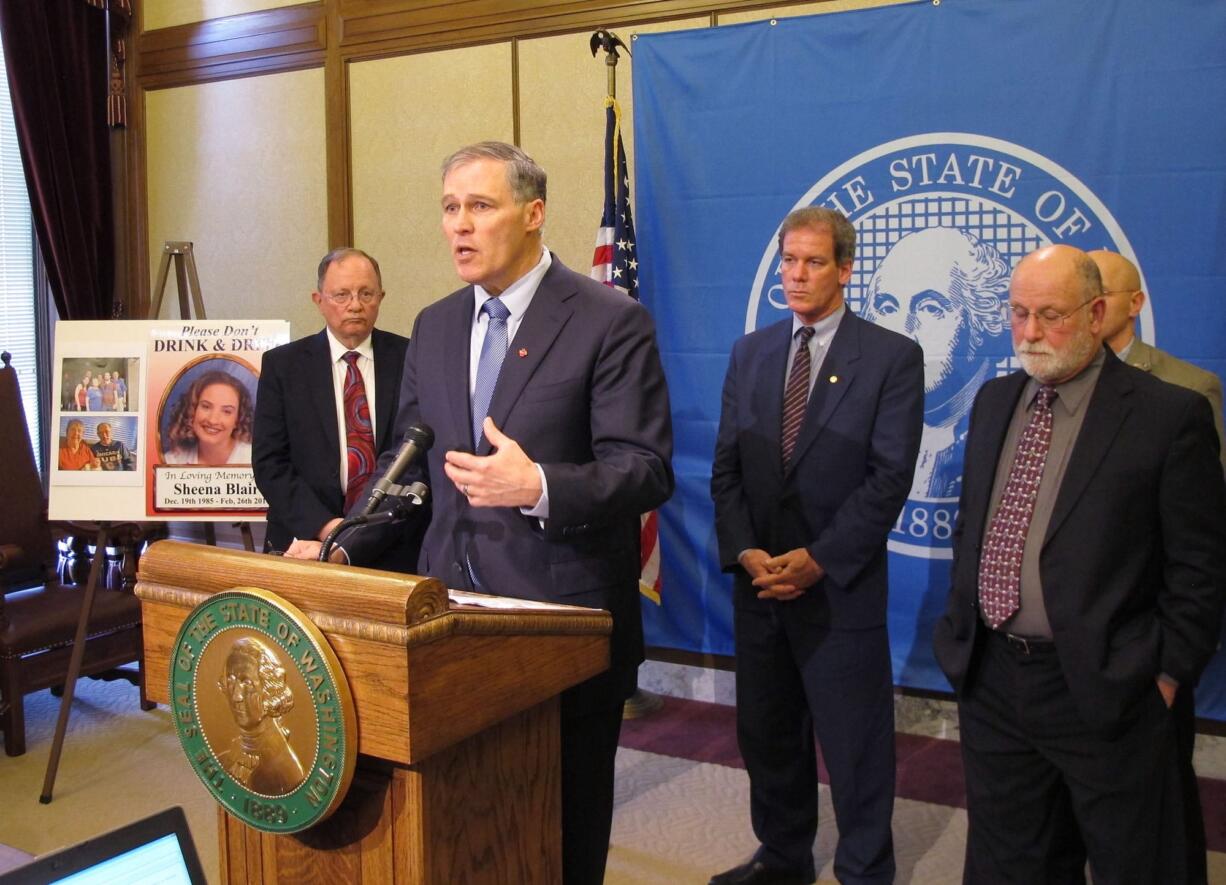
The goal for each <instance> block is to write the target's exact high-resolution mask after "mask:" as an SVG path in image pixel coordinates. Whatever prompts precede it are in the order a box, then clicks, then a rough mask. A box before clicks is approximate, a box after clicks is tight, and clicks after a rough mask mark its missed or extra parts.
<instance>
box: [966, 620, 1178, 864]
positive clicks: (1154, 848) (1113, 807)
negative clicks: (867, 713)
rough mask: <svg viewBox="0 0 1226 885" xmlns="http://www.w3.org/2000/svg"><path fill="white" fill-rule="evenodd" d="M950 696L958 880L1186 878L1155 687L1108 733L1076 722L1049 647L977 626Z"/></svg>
mask: <svg viewBox="0 0 1226 885" xmlns="http://www.w3.org/2000/svg"><path fill="white" fill-rule="evenodd" d="M984 632H986V633H988V636H987V637H986V638H984V639H983V640H981V641H982V645H983V647H982V648H981V649H980V650H979V652H980V653H979V657H978V663H977V664H976V665H975V671H974V673H973V674H972V676H973V678H972V680H971V682H970V683H969V688H968V690H967V691H966V693H965V694H964V696H963V697H962V698H961V700H960V701H959V704H958V714H959V722H960V727H961V740H962V759H963V764H964V766H965V769H966V799H967V845H966V867H965V871H964V875H963V881H964V882H966V883H1005V882H1016V883H1019V885H1022V883H1026V885H1029V883H1035V882H1043V883H1049V885H1059V883H1073V882H1076V883H1083V882H1084V881H1085V859H1086V858H1087V857H1088V858H1089V862H1090V871H1091V874H1092V876H1093V879H1094V882H1095V885H1110V883H1129V885H1133V883H1146V882H1150V883H1164V885H1165V883H1171V885H1173V883H1180V882H1186V881H1188V876H1187V869H1186V867H1187V863H1186V861H1187V855H1186V839H1185V825H1184V815H1183V803H1182V790H1181V786H1180V779H1179V771H1178V765H1179V763H1178V758H1177V749H1176V740H1175V728H1174V717H1173V716H1172V714H1171V712H1170V711H1169V710H1168V709H1167V708H1166V704H1165V703H1164V702H1163V700H1162V695H1161V694H1160V693H1159V691H1158V688H1157V686H1156V685H1155V686H1154V688H1153V690H1152V691H1150V692H1146V693H1145V694H1144V696H1143V697H1142V698H1141V699H1140V700H1139V701H1138V702H1137V704H1136V705H1135V707H1134V709H1133V710H1131V711H1129V715H1128V718H1127V721H1125V722H1122V723H1120V728H1118V729H1117V730H1114V731H1113V733H1112V734H1111V735H1104V734H1102V733H1099V732H1096V731H1095V730H1094V729H1091V728H1090V727H1089V726H1087V725H1086V724H1085V722H1084V721H1083V720H1082V718H1081V715H1080V714H1079V712H1078V710H1077V705H1076V703H1075V702H1074V700H1073V697H1072V695H1071V694H1070V692H1069V690H1068V685H1067V683H1066V682H1065V679H1064V673H1063V671H1062V670H1061V669H1060V658H1059V654H1058V652H1057V651H1056V648H1055V646H1054V645H1048V646H1046V647H1045V649H1044V650H1041V651H1038V652H1032V653H1030V654H1026V653H1024V652H1022V651H1020V650H1018V649H1015V648H1014V647H1012V646H1011V645H1009V644H1008V643H1007V642H1006V640H1005V639H1004V638H1003V637H1001V636H1000V635H999V634H996V633H992V632H990V631H984Z"/></svg>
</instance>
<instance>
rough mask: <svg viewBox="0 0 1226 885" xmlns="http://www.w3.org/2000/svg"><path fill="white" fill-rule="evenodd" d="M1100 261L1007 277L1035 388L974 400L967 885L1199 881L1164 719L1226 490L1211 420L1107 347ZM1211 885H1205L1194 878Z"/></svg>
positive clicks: (1214, 591) (965, 624)
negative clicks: (1193, 868)
mask: <svg viewBox="0 0 1226 885" xmlns="http://www.w3.org/2000/svg"><path fill="white" fill-rule="evenodd" d="M1104 313H1105V305H1104V301H1103V289H1102V282H1101V279H1100V276H1099V272H1098V269H1097V267H1095V265H1094V262H1093V261H1092V260H1091V259H1090V258H1089V257H1088V256H1087V255H1086V254H1085V253H1083V252H1081V251H1079V250H1077V249H1074V248H1072V247H1070V246H1065V245H1056V246H1048V247H1046V248H1043V249H1040V250H1038V251H1037V252H1034V253H1032V254H1030V255H1028V256H1026V257H1025V258H1023V259H1022V261H1021V262H1019V263H1018V265H1017V267H1016V268H1015V269H1014V272H1013V277H1012V280H1011V283H1010V293H1009V314H1008V317H1009V321H1010V323H1011V325H1012V329H1013V347H1014V351H1015V353H1016V355H1017V358H1018V360H1019V361H1020V362H1021V364H1022V371H1020V372H1015V373H1013V374H1012V375H1009V376H1007V377H1004V378H998V379H995V380H992V381H989V382H987V383H986V384H985V385H984V386H983V388H982V389H981V391H980V393H979V395H978V397H977V398H976V401H975V406H974V409H973V411H972V414H971V425H970V434H969V437H968V439H967V445H966V466H965V470H964V472H963V484H962V498H961V502H960V504H959V515H958V522H957V525H956V528H955V535H954V562H953V567H952V576H951V581H952V589H951V591H950V596H949V604H948V606H947V609H946V612H945V615H944V617H943V618H942V619H941V620H940V621H939V622H938V624H937V627H936V634H935V637H934V644H935V650H936V655H937V659H938V661H939V662H940V664H941V667H942V669H943V670H944V671H945V674H946V676H947V677H948V678H949V681H950V683H951V684H952V685H953V687H954V688H955V690H956V691H957V693H958V711H959V723H960V731H961V742H962V755H963V762H964V766H965V769H966V790H967V826H968V832H967V851H966V868H965V874H964V879H965V881H966V882H1019V883H1021V882H1026V883H1029V882H1045V883H1072V882H1077V883H1081V882H1083V881H1084V879H1085V874H1084V868H1085V860H1086V858H1087V856H1088V859H1089V864H1090V871H1091V874H1092V875H1093V878H1094V881H1095V882H1114V883H1121V882H1127V883H1180V882H1189V881H1195V880H1196V878H1197V877H1196V875H1195V873H1193V872H1191V871H1190V870H1189V869H1188V865H1187V853H1186V849H1185V843H1186V841H1187V835H1188V831H1187V823H1186V821H1185V819H1184V815H1183V801H1182V796H1181V792H1180V791H1181V782H1180V777H1179V759H1178V750H1177V742H1176V731H1175V723H1174V718H1173V716H1172V714H1171V711H1170V707H1171V705H1172V703H1173V702H1174V701H1175V698H1176V696H1177V694H1178V693H1180V692H1184V691H1189V690H1191V688H1192V687H1193V686H1194V685H1195V683H1196V680H1197V678H1198V677H1199V676H1200V673H1201V671H1202V670H1203V669H1204V667H1205V664H1206V663H1207V662H1208V660H1209V658H1210V656H1211V655H1212V654H1213V652H1214V649H1215V647H1216V643H1217V638H1218V626H1219V624H1220V623H1221V616H1222V607H1223V600H1224V599H1226V481H1224V480H1223V477H1222V469H1221V464H1220V463H1219V461H1218V442H1217V433H1216V431H1215V429H1214V423H1213V414H1212V411H1211V409H1210V407H1209V403H1208V401H1207V400H1206V399H1205V398H1204V397H1203V396H1201V395H1200V394H1198V393H1195V392H1192V391H1189V390H1185V389H1183V388H1179V387H1175V386H1174V385H1170V384H1166V383H1164V382H1162V381H1159V380H1158V379H1156V378H1154V377H1152V376H1151V375H1148V374H1146V373H1145V372H1142V371H1139V370H1137V369H1134V368H1132V367H1130V366H1126V365H1125V364H1124V363H1122V362H1121V361H1120V360H1119V359H1117V358H1116V356H1115V355H1114V353H1113V352H1112V351H1111V349H1110V348H1109V347H1104V346H1103V340H1102V337H1103V336H1102V330H1103V318H1104ZM1202 881H1203V880H1202Z"/></svg>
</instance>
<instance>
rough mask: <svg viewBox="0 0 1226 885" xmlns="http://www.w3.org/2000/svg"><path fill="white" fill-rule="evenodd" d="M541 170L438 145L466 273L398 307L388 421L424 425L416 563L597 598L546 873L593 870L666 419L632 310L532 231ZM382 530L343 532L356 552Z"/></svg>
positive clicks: (636, 641)
mask: <svg viewBox="0 0 1226 885" xmlns="http://www.w3.org/2000/svg"><path fill="white" fill-rule="evenodd" d="M545 182H546V179H545V172H544V170H542V169H541V168H540V166H538V165H537V164H536V162H535V161H533V160H532V159H531V158H530V157H528V156H527V155H526V154H524V153H523V151H521V150H520V149H519V148H517V147H514V146H512V145H509V144H504V143H501V142H482V143H480V144H475V145H470V146H468V147H465V148H462V149H460V150H459V151H457V152H456V153H454V154H453V155H452V156H451V157H449V158H448V159H447V160H446V161H445V162H444V164H443V198H442V212H443V233H444V234H445V236H446V237H447V242H448V245H449V246H450V251H451V258H452V261H453V263H454V265H455V268H456V272H457V274H458V275H459V276H460V278H461V279H462V280H464V282H465V283H467V284H468V285H466V286H464V287H463V288H462V289H460V290H458V291H456V292H453V293H452V294H451V295H448V296H447V297H446V298H443V299H442V300H441V301H438V302H436V303H434V304H432V305H431V306H430V307H427V308H426V309H425V310H423V311H422V312H421V314H420V315H419V316H418V318H417V321H416V323H415V324H414V327H413V334H412V339H411V342H410V344H409V351H408V355H407V357H406V359H405V364H404V378H403V381H402V383H401V387H400V414H399V416H398V418H397V428H396V433H395V436H397V437H400V436H402V435H403V434H404V433H405V432H406V431H407V430H408V428H410V427H411V426H412V425H414V424H421V423H424V424H426V425H428V426H429V427H430V428H431V429H432V430H433V432H434V437H435V441H434V445H433V448H432V449H431V450H430V453H429V457H428V461H427V464H426V470H425V475H424V478H425V479H426V480H427V481H428V483H429V485H430V489H431V494H432V501H433V507H434V511H433V516H432V519H431V522H430V526H429V528H428V529H427V531H426V536H425V539H424V541H423V544H422V551H421V559H420V562H419V571H420V572H421V574H424V575H430V576H433V577H436V578H439V579H441V580H443V581H444V582H445V583H446V584H447V585H448V586H449V587H457V588H476V589H479V590H481V591H482V592H486V593H493V594H497V595H500V596H514V597H519V598H523V599H534V600H545V601H550V602H559V603H566V604H571V605H584V606H591V607H594V608H602V609H607V610H608V611H609V612H611V613H612V615H613V634H612V638H611V659H612V661H611V666H610V669H609V670H608V671H606V672H605V673H603V674H601V675H599V676H597V677H594V678H593V679H590V680H588V681H586V682H583V683H581V684H580V685H578V686H575V687H574V688H572V689H569V690H568V691H566V692H564V693H563V695H562V702H561V742H562V866H563V881H564V882H565V883H567V885H599V883H600V882H601V881H603V878H604V869H605V861H606V857H607V853H608V844H609V831H610V826H611V822H612V815H613V763H614V757H615V755H616V752H617V739H618V734H619V732H620V729H621V713H622V705H623V702H624V701H625V699H626V698H627V697H629V696H630V694H632V693H633V691H634V688H635V681H636V675H637V671H638V665H639V663H640V662H641V661H642V660H643V630H642V620H641V615H640V612H639V594H638V575H639V517H640V514H642V513H645V512H647V511H649V510H652V509H654V508H656V507H658V506H659V505H660V504H662V503H664V501H665V500H667V499H668V497H669V495H671V494H672V490H673V471H672V466H671V459H672V420H671V417H670V413H669V403H668V390H667V387H666V385H665V380H664V372H663V369H662V367H661V365H660V357H659V352H658V350H657V348H656V341H655V331H654V327H653V324H652V321H651V318H650V316H649V315H648V314H647V312H646V311H645V310H644V309H643V308H642V306H641V305H639V304H638V303H637V302H635V301H634V300H632V299H631V298H628V297H627V296H626V295H624V294H622V293H620V292H618V291H617V290H615V289H611V288H609V287H607V286H604V285H601V284H600V283H597V282H595V281H594V280H591V279H589V278H588V277H585V276H582V275H581V274H577V273H575V272H573V271H571V270H568V269H567V268H565V267H564V266H563V265H562V262H560V261H559V260H558V259H557V257H556V256H554V255H552V254H551V253H550V252H549V251H548V250H546V249H545V248H544V247H543V245H542V241H541V227H542V225H543V224H544V222H545ZM487 302H488V303H490V304H489V306H488V307H487ZM495 302H496V303H495ZM499 305H501V306H502V307H505V308H506V310H507V311H509V316H508V317H506V319H505V322H506V333H505V334H506V338H505V339H504V340H508V341H509V346H508V347H507V348H506V355H505V358H503V360H502V362H501V369H500V371H498V373H497V383H496V385H495V386H494V387H493V392H492V397H491V398H490V400H489V405H488V409H486V410H485V414H486V417H484V419H483V420H482V416H481V415H474V414H473V412H474V408H475V407H474V391H476V390H477V389H478V374H479V373H478V367H479V366H480V365H481V364H482V361H481V353H482V350H483V348H485V349H488V346H487V345H486V343H485V342H486V337H487V333H489V334H490V336H491V337H493V334H492V330H491V326H492V325H494V323H495V321H496V316H495V315H496V314H499V313H500V312H501V311H500V309H499V307H498V306H499ZM474 424H475V425H476V426H477V427H479V428H480V438H479V439H476V440H474V435H475V432H474ZM392 457H394V456H389V455H385V456H384V457H383V458H381V459H380V463H379V470H378V471H377V472H378V473H381V472H382V471H383V470H384V469H386V467H387V466H388V465H389V464H390V462H391V460H392ZM419 478H420V477H419ZM382 541H383V539H382V538H381V537H380V533H379V532H378V531H377V530H376V531H368V532H364V533H360V532H355V533H354V537H353V538H352V539H350V538H346V539H344V542H343V543H344V547H345V550H346V552H347V553H348V555H349V557H350V560H351V561H352V562H355V563H361V562H363V561H365V559H366V557H368V556H370V555H371V553H372V552H373V551H374V550H375V549H377V546H378V544H380V543H382Z"/></svg>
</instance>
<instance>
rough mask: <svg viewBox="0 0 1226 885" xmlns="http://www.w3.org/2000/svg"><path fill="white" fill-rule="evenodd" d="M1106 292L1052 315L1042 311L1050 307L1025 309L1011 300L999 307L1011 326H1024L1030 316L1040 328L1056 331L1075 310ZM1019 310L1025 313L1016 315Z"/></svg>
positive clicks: (1048, 309) (1061, 327)
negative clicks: (1068, 309) (1049, 315)
mask: <svg viewBox="0 0 1226 885" xmlns="http://www.w3.org/2000/svg"><path fill="white" fill-rule="evenodd" d="M1107 294H1109V293H1107V292H1104V293H1102V295H1095V296H1093V297H1091V298H1089V299H1087V300H1085V301H1083V302H1081V304H1078V305H1077V306H1076V307H1074V308H1073V309H1072V310H1070V311H1068V312H1067V313H1059V314H1056V315H1055V316H1054V317H1047V316H1044V311H1050V310H1051V308H1050V307H1048V308H1045V309H1044V310H1026V308H1024V307H1021V306H1014V304H1013V303H1012V302H1010V301H1006V302H1005V303H1004V304H1003V305H1001V308H1002V310H1003V312H1004V314H1005V320H1006V321H1007V322H1008V323H1009V324H1010V326H1012V327H1013V328H1022V327H1024V326H1025V325H1026V323H1028V322H1029V321H1030V318H1031V317H1034V321H1035V322H1036V323H1038V324H1039V328H1040V329H1043V330H1044V331H1049V332H1057V331H1059V330H1060V329H1063V328H1064V323H1065V321H1066V320H1067V319H1068V318H1069V317H1071V316H1072V315H1073V314H1075V313H1077V311H1079V310H1081V309H1082V308H1083V307H1085V306H1086V305H1089V304H1093V303H1094V302H1095V301H1097V300H1098V299H1100V298H1102V297H1103V295H1107ZM1019 310H1022V311H1025V315H1024V316H1018V313H1017V312H1018V311H1019Z"/></svg>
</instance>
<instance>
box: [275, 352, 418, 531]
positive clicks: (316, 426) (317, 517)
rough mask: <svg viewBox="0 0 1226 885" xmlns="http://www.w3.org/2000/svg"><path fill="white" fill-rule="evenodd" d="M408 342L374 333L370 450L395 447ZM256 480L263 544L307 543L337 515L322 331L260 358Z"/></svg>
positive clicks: (334, 443)
mask: <svg viewBox="0 0 1226 885" xmlns="http://www.w3.org/2000/svg"><path fill="white" fill-rule="evenodd" d="M408 345H409V342H408V339H406V338H404V337H403V336H401V335H395V334H392V333H391V332H384V331H381V330H379V329H375V330H374V331H373V332H372V333H371V346H372V347H373V349H374V354H375V434H376V436H375V451H376V452H377V453H382V452H383V451H385V450H387V449H388V448H390V447H393V444H394V443H395V442H396V437H395V435H394V433H393V428H394V426H395V423H396V405H397V402H398V399H399V396H398V394H399V389H400V376H401V374H402V372H403V371H404V355H405V351H406V350H407V348H408ZM251 461H252V466H253V467H254V468H255V482H256V485H258V486H259V488H260V492H261V493H262V494H263V495H264V497H265V499H267V501H268V542H269V544H271V546H272V547H273V548H274V549H276V550H284V549H285V548H286V547H288V546H289V544H290V541H291V540H293V539H294V538H304V539H311V538H314V537H315V536H316V533H318V532H319V530H320V528H322V527H323V525H324V523H326V522H327V521H328V520H330V519H333V518H335V517H337V516H343V515H344V512H345V495H344V492H343V491H342V489H341V478H340V437H339V435H338V429H337V425H336V394H335V392H334V386H333V383H332V354H331V352H330V350H329V349H328V333H327V331H326V330H320V331H319V332H318V333H317V334H315V335H311V336H308V337H306V338H300V339H298V340H297V341H291V342H290V343H289V344H283V345H281V346H280V347H275V348H273V349H272V350H270V351H268V352H267V353H265V354H264V357H263V361H262V363H261V367H260V382H259V388H258V391H257V395H256V405H255V429H254V432H253V440H252V445H251Z"/></svg>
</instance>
